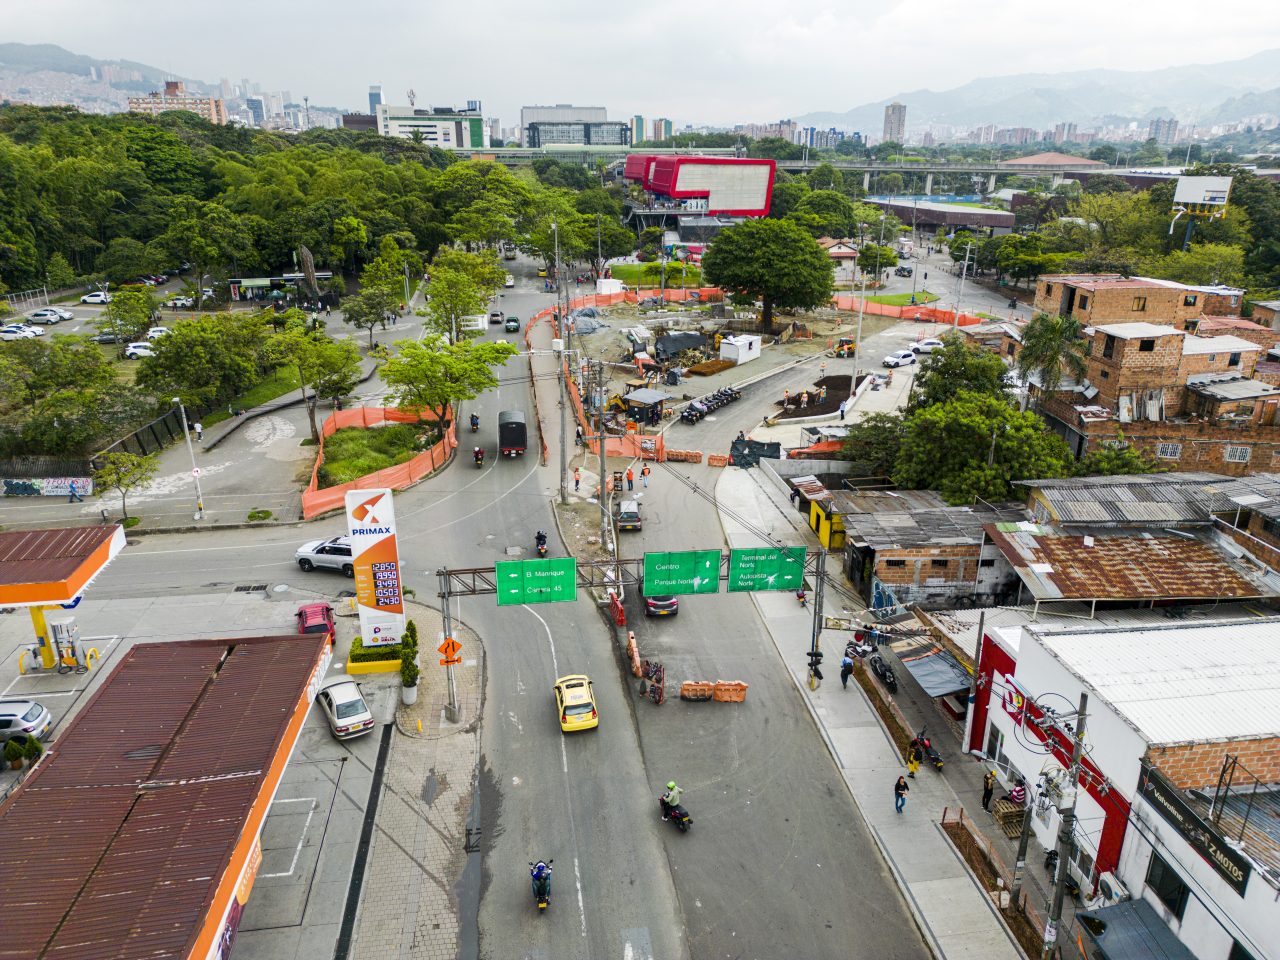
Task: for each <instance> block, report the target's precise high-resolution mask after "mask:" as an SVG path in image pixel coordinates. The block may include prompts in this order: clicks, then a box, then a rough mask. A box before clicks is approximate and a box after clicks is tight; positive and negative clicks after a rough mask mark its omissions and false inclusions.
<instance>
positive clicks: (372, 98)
mask: <svg viewBox="0 0 1280 960" xmlns="http://www.w3.org/2000/svg"><path fill="white" fill-rule="evenodd" d="M381 105H382V84H380V83H373V84H370V85H369V113H370V114H375V113H377V112H378V107H380V106H381Z"/></svg>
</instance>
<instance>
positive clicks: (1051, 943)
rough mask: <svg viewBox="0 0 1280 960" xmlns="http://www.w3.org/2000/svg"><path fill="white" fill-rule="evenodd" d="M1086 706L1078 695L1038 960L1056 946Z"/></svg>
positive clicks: (1082, 694) (1044, 958)
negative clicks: (1049, 899)
mask: <svg viewBox="0 0 1280 960" xmlns="http://www.w3.org/2000/svg"><path fill="white" fill-rule="evenodd" d="M1088 706H1089V695H1088V694H1087V693H1085V692H1084V691H1083V690H1082V691H1081V692H1080V706H1079V707H1077V708H1076V722H1075V727H1076V729H1075V739H1074V741H1073V742H1072V745H1071V769H1070V770H1069V771H1068V772H1067V777H1068V782H1067V784H1066V785H1065V786H1064V787H1063V790H1062V798H1063V800H1064V801H1065V802H1064V805H1063V806H1061V807H1059V808H1058V817H1059V819H1060V820H1061V821H1062V823H1061V825H1060V826H1059V827H1058V875H1057V878H1056V880H1055V882H1054V885H1053V906H1052V907H1051V908H1050V909H1049V922H1048V923H1047V924H1045V931H1044V950H1043V951H1042V952H1041V954H1040V957H1041V960H1049V957H1050V955H1051V954H1052V953H1053V949H1054V947H1055V946H1057V943H1058V923H1059V921H1061V920H1062V898H1063V895H1064V894H1065V893H1066V892H1067V866H1068V858H1069V857H1070V855H1071V838H1072V835H1073V833H1074V828H1075V823H1076V793H1077V791H1078V790H1079V789H1080V759H1081V757H1083V756H1084V719H1085V717H1084V715H1085V710H1086V709H1088Z"/></svg>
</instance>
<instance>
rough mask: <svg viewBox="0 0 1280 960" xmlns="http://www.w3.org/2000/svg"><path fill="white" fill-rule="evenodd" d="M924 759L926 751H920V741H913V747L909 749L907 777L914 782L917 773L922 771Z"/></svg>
mask: <svg viewBox="0 0 1280 960" xmlns="http://www.w3.org/2000/svg"><path fill="white" fill-rule="evenodd" d="M923 759H924V751H923V750H921V749H920V741H919V740H912V741H911V746H910V747H908V748H907V776H908V777H910V778H911V779H912V780H914V779H915V778H916V771H917V770H919V769H920V761H921V760H923Z"/></svg>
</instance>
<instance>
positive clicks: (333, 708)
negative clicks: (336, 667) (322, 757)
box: [316, 674, 373, 740]
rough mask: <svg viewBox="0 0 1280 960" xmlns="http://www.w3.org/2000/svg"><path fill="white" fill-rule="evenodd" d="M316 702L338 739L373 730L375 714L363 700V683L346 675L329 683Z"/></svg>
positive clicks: (322, 688) (317, 695)
mask: <svg viewBox="0 0 1280 960" xmlns="http://www.w3.org/2000/svg"><path fill="white" fill-rule="evenodd" d="M316 703H318V704H320V709H321V710H323V711H324V716H325V719H326V720H328V721H329V729H330V730H332V731H333V735H334V736H335V737H337V738H338V739H339V740H347V739H349V738H351V737H358V736H360V735H361V734H365V733H368V732H369V731H370V730H372V729H373V712H372V711H371V710H370V709H369V705H368V704H367V703H365V701H364V694H362V693H361V692H360V684H358V683H356V682H355V680H353V679H351V677H349V676H347V675H346V674H343V675H342V676H338V677H333V678H332V679H329V680H326V681H325V682H324V685H323V686H321V687H320V692H319V693H317V694H316Z"/></svg>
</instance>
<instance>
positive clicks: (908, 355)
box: [881, 350, 916, 367]
mask: <svg viewBox="0 0 1280 960" xmlns="http://www.w3.org/2000/svg"><path fill="white" fill-rule="evenodd" d="M881 362H882V363H883V364H884V365H885V366H886V367H905V366H906V365H907V364H910V363H915V362H916V355H915V354H914V353H912V352H911V351H910V350H899V351H897V352H896V353H891V354H889V355H888V356H887V357H885V358H884V360H883V361H881Z"/></svg>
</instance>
